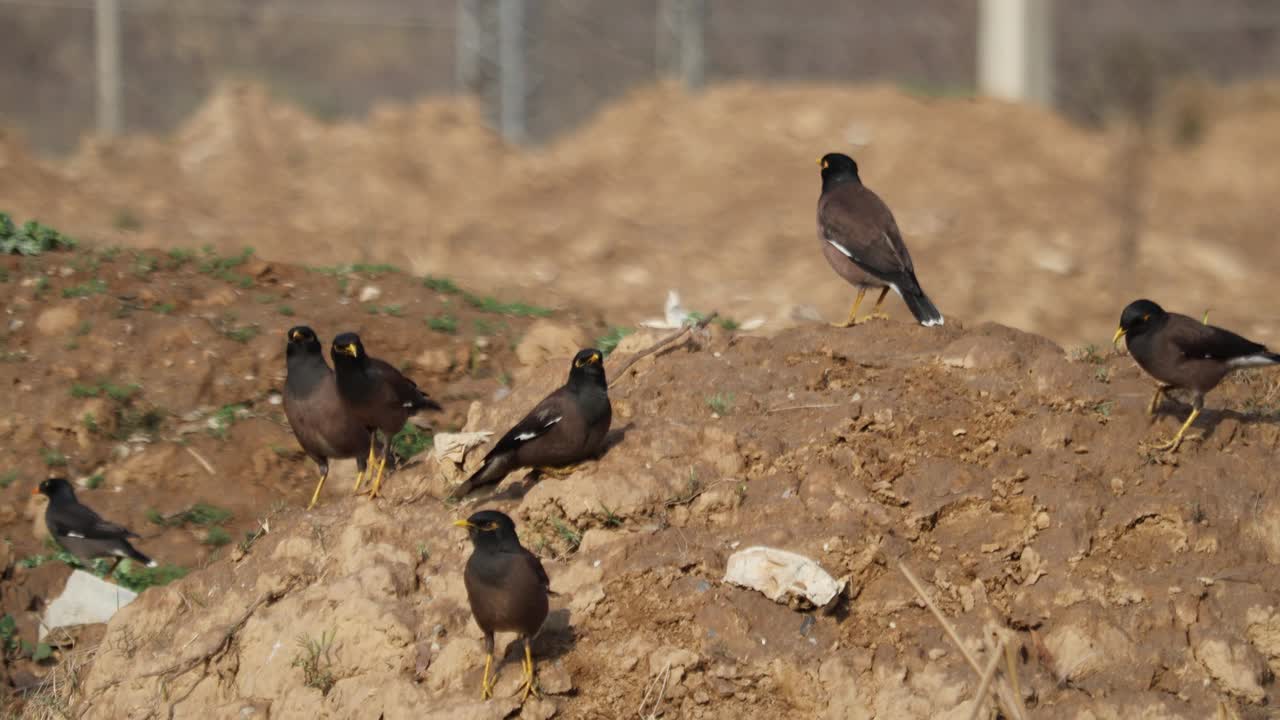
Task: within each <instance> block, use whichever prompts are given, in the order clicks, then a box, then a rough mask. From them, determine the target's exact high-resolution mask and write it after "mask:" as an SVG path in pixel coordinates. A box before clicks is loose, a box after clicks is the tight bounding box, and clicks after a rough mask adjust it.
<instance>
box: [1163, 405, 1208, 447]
mask: <svg viewBox="0 0 1280 720" xmlns="http://www.w3.org/2000/svg"><path fill="white" fill-rule="evenodd" d="M1198 417H1200V408H1193V409H1192V410H1191V416H1190V417H1188V418H1187V421H1186V422H1184V423H1182V427H1180V428H1178V432H1177V434H1175V435H1174V436H1173V439H1172V440H1170V441H1169V442H1166V443H1163V444H1160V445H1155V446H1153V447H1152V448H1151V449H1152V450H1156V451H1159V452H1169V453H1172V452H1176V451H1177V449H1178V448H1179V447H1180V446H1181V445H1182V440H1183V438H1184V436H1185V435H1186V434H1187V428H1189V427H1191V423H1193V422H1195V421H1196V418H1198Z"/></svg>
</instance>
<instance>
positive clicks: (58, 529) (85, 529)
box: [47, 502, 138, 540]
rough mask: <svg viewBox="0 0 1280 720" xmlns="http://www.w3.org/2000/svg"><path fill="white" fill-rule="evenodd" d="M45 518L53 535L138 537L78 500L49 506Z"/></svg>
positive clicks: (86, 537)
mask: <svg viewBox="0 0 1280 720" xmlns="http://www.w3.org/2000/svg"><path fill="white" fill-rule="evenodd" d="M47 519H48V521H49V525H50V527H51V529H52V530H53V534H54V535H68V536H70V537H79V538H85V539H88V540H116V539H120V538H130V537H138V535H137V534H136V533H134V532H132V531H130V530H129V529H128V528H126V527H123V526H121V525H117V524H115V523H113V522H110V521H109V520H104V519H103V518H102V517H101V516H100V515H98V513H96V512H94V511H93V509H92V508H90V507H88V506H86V505H81V504H80V503H78V502H76V503H66V504H60V505H58V506H57V507H51V508H49V513H48V515H47Z"/></svg>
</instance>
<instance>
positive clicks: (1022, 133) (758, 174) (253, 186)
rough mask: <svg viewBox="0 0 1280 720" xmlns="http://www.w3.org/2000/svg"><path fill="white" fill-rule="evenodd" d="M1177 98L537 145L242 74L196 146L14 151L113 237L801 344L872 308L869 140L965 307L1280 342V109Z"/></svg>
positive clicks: (35, 177)
mask: <svg viewBox="0 0 1280 720" xmlns="http://www.w3.org/2000/svg"><path fill="white" fill-rule="evenodd" d="M1172 97H1173V98H1174V99H1173V100H1171V101H1170V103H1169V104H1170V107H1169V108H1167V109H1165V110H1164V111H1162V114H1159V115H1158V116H1157V120H1156V122H1155V124H1154V126H1153V129H1152V130H1151V131H1150V132H1149V133H1148V134H1147V135H1145V136H1140V135H1137V134H1135V133H1132V132H1126V131H1123V130H1116V131H1111V132H1103V133H1092V132H1086V131H1083V130H1080V129H1078V128H1076V127H1073V126H1071V125H1069V124H1068V123H1066V122H1065V121H1063V120H1062V119H1060V118H1058V117H1056V116H1053V115H1050V114H1048V113H1045V112H1042V111H1040V110H1036V109H1034V108H1027V107H1019V106H1012V105H1008V104H1004V103H998V102H992V101H985V100H981V101H970V100H950V99H947V100H930V99H924V98H920V97H913V96H909V95H906V94H904V93H902V92H900V91H897V90H893V89H885V88H880V89H876V88H872V89H850V88H844V87H795V86H789V87H768V86H764V87H762V86H757V85H747V84H742V85H729V86H723V87H717V88H715V89H714V90H711V91H709V92H707V93H705V94H703V95H700V96H696V97H690V96H687V95H685V94H683V93H682V92H680V91H679V90H676V89H672V88H666V87H658V88H650V89H645V90H642V91H637V92H635V93H633V94H631V95H630V96H628V97H627V98H624V99H623V100H622V101H620V102H618V103H616V104H615V105H613V106H611V107H609V108H608V109H606V110H605V111H604V112H602V113H601V114H600V115H599V116H598V117H597V118H595V120H594V121H592V122H591V123H589V124H588V125H587V126H585V127H584V128H583V129H581V130H580V131H578V132H576V133H574V134H573V135H571V136H568V137H566V138H564V139H562V140H560V141H558V142H556V143H555V144H553V145H551V146H549V147H546V148H544V149H539V150H533V151H527V152H522V151H516V150H511V149H508V148H506V147H504V146H503V145H502V143H501V142H499V141H498V139H497V138H495V137H494V136H493V135H492V134H491V133H489V132H488V131H487V130H485V129H483V125H482V122H481V117H480V113H479V111H478V109H477V108H476V107H475V106H474V105H473V104H472V103H470V102H469V101H465V100H460V99H438V100H430V101H424V102H422V103H419V104H416V105H413V106H410V107H387V108H383V109H380V110H378V111H376V112H374V113H373V114H372V115H371V117H370V119H369V120H368V121H367V122H362V123H344V124H334V125H327V124H323V123H321V122H318V121H316V120H314V119H313V118H311V117H309V116H307V115H306V114H305V113H303V112H301V111H300V110H298V109H296V108H294V107H292V106H288V105H284V104H281V103H279V102H277V101H274V100H272V99H270V98H269V96H268V95H267V93H266V92H265V91H263V90H261V89H260V88H256V87H253V86H232V87H227V88H225V89H224V90H223V91H222V92H220V93H218V94H216V95H215V96H213V97H212V98H211V99H210V100H209V101H208V102H207V103H206V104H205V105H204V106H203V108H202V109H201V110H200V111H199V112H197V113H196V114H195V115H194V116H193V117H192V118H191V119H190V120H188V121H187V122H186V124H185V125H183V126H182V127H181V128H180V129H179V130H178V131H177V132H175V133H174V134H173V136H172V137H169V138H165V139H163V140H161V139H157V138H145V137H140V138H131V139H127V140H122V141H118V142H110V143H104V142H100V141H93V142H90V143H88V144H87V145H86V146H85V147H84V148H82V149H81V151H80V152H79V153H78V154H77V155H75V156H74V157H72V158H71V159H69V160H67V161H66V162H63V163H44V162H38V161H36V160H33V159H32V158H31V157H30V156H29V155H28V154H27V153H26V152H25V151H24V150H23V149H22V146H21V145H20V144H19V143H16V142H15V141H13V140H11V139H4V138H0V170H2V172H0V197H3V198H4V200H5V204H6V207H7V209H9V210H10V211H12V212H14V213H16V214H18V215H20V216H23V217H27V216H38V217H40V218H42V219H44V220H46V221H48V222H51V223H53V224H55V225H58V226H60V227H63V228H66V229H67V230H69V231H72V232H74V233H79V234H80V235H82V236H84V237H90V238H96V239H99V240H101V241H103V242H111V243H122V244H127V245H132V246H147V247H164V248H168V247H173V246H186V247H200V246H202V245H204V244H213V245H214V246H215V247H217V248H219V250H220V251H221V252H223V253H233V252H236V251H238V250H239V249H240V248H241V247H243V246H246V245H247V246H251V247H254V248H256V249H257V250H258V252H259V254H261V255H262V256H263V257H265V258H267V259H271V260H290V259H293V258H296V257H299V256H303V257H306V258H308V262H314V263H318V264H319V263H323V264H334V263H339V262H353V261H366V262H389V263H393V264H398V265H402V266H404V267H405V268H406V269H409V270H411V271H413V272H415V273H419V274H422V273H433V274H438V275H448V276H450V277H454V278H457V279H459V280H460V281H463V282H465V283H469V284H472V285H474V286H476V287H483V288H495V289H501V290H504V291H508V292H510V293H512V294H513V295H520V296H523V297H525V298H526V299H535V298H541V299H542V300H543V304H548V303H550V304H557V303H559V304H563V305H570V306H582V307H590V308H597V309H600V310H603V311H605V312H606V313H607V314H608V316H609V317H610V319H611V320H612V321H613V322H616V323H626V322H633V321H635V320H637V319H639V318H642V317H646V316H651V315H653V314H655V312H656V311H658V310H659V309H660V306H661V302H662V298H663V297H664V296H665V293H666V291H667V289H668V288H670V287H674V288H678V289H680V290H681V291H682V292H683V293H684V295H685V298H686V300H687V301H688V302H689V304H690V306H691V307H695V308H700V309H704V310H707V309H712V308H716V309H719V310H720V311H722V312H725V313H728V314H731V315H733V316H734V317H736V318H738V319H742V318H745V317H748V316H753V315H757V314H762V315H765V316H767V317H769V318H770V319H771V320H772V321H773V323H772V325H771V327H772V328H774V329H780V328H782V327H786V326H787V325H788V324H790V322H791V320H790V318H791V317H792V316H793V314H794V310H795V306H796V305H813V306H816V307H817V308H818V309H819V310H820V311H821V312H822V314H824V315H825V316H827V317H829V318H835V317H838V316H840V315H842V313H843V312H844V311H845V310H846V308H847V303H848V302H849V300H850V296H851V291H850V289H849V288H848V287H847V286H845V285H844V284H843V283H842V282H841V281H840V280H839V279H838V278H836V277H835V276H834V275H833V274H832V273H831V272H830V270H829V269H828V268H827V267H826V265H825V263H824V262H823V260H822V259H821V258H820V257H819V254H818V251H817V249H816V247H815V245H816V240H815V239H814V229H813V228H814V220H813V212H814V210H813V208H814V204H815V201H816V197H817V185H818V177H817V168H815V167H814V165H813V162H812V160H813V158H815V157H817V156H818V155H821V154H822V153H823V152H826V151H829V150H848V151H850V152H852V153H853V154H854V155H855V156H856V157H857V159H858V160H859V162H860V164H861V166H862V171H863V176H864V178H865V179H866V181H867V182H868V184H869V185H870V186H871V187H873V188H874V189H876V190H877V191H878V192H880V193H881V194H882V195H883V197H884V198H885V199H886V200H887V202H888V203H889V205H890V206H891V207H892V208H894V211H895V212H896V214H897V217H898V220H899V223H900V225H901V226H902V228H903V231H904V233H905V235H906V238H907V243H908V245H909V247H910V248H911V250H912V254H913V256H914V258H915V261H916V265H917V269H918V271H919V274H920V278H921V281H922V283H923V284H924V287H925V288H926V289H927V290H928V291H929V293H930V294H931V295H932V296H933V297H934V299H935V301H936V302H937V304H938V306H939V307H940V308H942V310H943V311H944V312H945V313H946V314H948V315H955V316H959V317H964V318H969V319H970V320H974V321H977V320H992V321H997V322H1001V323H1005V324H1008V325H1012V326H1015V327H1020V328H1023V329H1026V330H1029V331H1033V332H1040V333H1043V334H1046V335H1048V336H1050V337H1053V338H1055V339H1057V340H1059V341H1060V342H1065V343H1071V344H1077V343H1090V342H1091V343H1095V344H1101V343H1103V342H1105V340H1106V338H1107V337H1109V334H1108V333H1109V331H1110V329H1112V328H1113V327H1114V324H1115V321H1116V318H1117V317H1118V314H1119V309H1120V308H1121V307H1123V305H1124V304H1125V303H1126V302H1128V301H1129V300H1132V299H1134V298H1135V297H1140V296H1148V297H1152V298H1155V299H1157V300H1158V301H1161V302H1163V303H1165V304H1167V305H1169V306H1172V307H1175V308H1179V309H1182V310H1184V311H1186V312H1197V313H1198V312H1199V311H1201V310H1203V309H1204V308H1206V307H1211V308H1213V309H1214V311H1215V318H1217V319H1218V320H1219V321H1221V322H1223V323H1224V324H1227V325H1229V326H1233V327H1236V328H1238V329H1239V330H1241V331H1242V332H1245V333H1246V334H1252V335H1256V336H1258V338H1259V339H1261V340H1264V341H1266V340H1275V339H1276V338H1277V335H1276V333H1277V332H1280V331H1278V330H1277V329H1276V327H1275V326H1274V324H1273V323H1268V322H1266V319H1265V318H1262V317H1259V316H1258V315H1257V314H1256V313H1255V312H1254V309H1255V307H1256V305H1255V303H1256V302H1257V299H1258V298H1262V297H1269V296H1270V294H1271V292H1272V288H1271V284H1272V278H1274V277H1275V276H1276V274H1277V273H1278V272H1280V253H1277V252H1275V244H1274V237H1273V235H1274V233H1273V229H1274V228H1275V227H1276V225H1277V224H1278V223H1280V216H1278V214H1277V213H1280V210H1278V209H1277V205H1276V203H1275V202H1274V198H1275V197H1276V196H1277V194H1278V193H1280V179H1277V176H1276V174H1275V173H1266V172H1262V170H1261V169H1262V168H1268V167H1272V166H1275V165H1277V164H1280V134H1278V133H1277V132H1276V128H1277V127H1280V102H1278V101H1277V97H1280V96H1277V94H1276V93H1275V92H1274V90H1273V89H1271V88H1269V87H1267V86H1250V87H1244V88H1239V89H1233V90H1208V89H1197V88H1190V89H1188V90H1187V91H1185V92H1183V93H1181V94H1175V95H1173V96H1172ZM1188 128H1191V130H1188ZM1192 130H1194V132H1192ZM1175 138H1180V139H1181V142H1175ZM899 305H900V304H899V303H893V307H892V308H891V312H893V313H894V314H895V315H896V316H898V317H902V316H903V313H904V311H903V309H902V308H901V307H899Z"/></svg>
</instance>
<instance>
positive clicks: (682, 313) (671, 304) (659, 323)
mask: <svg viewBox="0 0 1280 720" xmlns="http://www.w3.org/2000/svg"><path fill="white" fill-rule="evenodd" d="M663 315H664V317H663V318H662V319H661V320H641V321H640V324H641V325H642V326H644V327H647V328H654V329H655V330H675V329H676V328H680V327H683V326H684V324H685V322H686V321H687V320H689V311H688V310H685V309H684V306H683V305H681V304H680V293H678V292H676V291H675V290H668V291H667V304H666V307H665V308H664V313H663Z"/></svg>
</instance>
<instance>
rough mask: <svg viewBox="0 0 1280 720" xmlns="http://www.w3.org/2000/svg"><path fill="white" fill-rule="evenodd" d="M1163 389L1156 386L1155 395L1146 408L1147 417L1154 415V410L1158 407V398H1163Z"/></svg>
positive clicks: (1160, 386) (1161, 386)
mask: <svg viewBox="0 0 1280 720" xmlns="http://www.w3.org/2000/svg"><path fill="white" fill-rule="evenodd" d="M1164 391H1165V387H1164V386H1163V385H1157V386H1156V394H1155V395H1152V396H1151V405H1149V406H1148V407H1147V414H1148V415H1155V414H1156V408H1158V407H1160V398H1162V397H1164Z"/></svg>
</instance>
